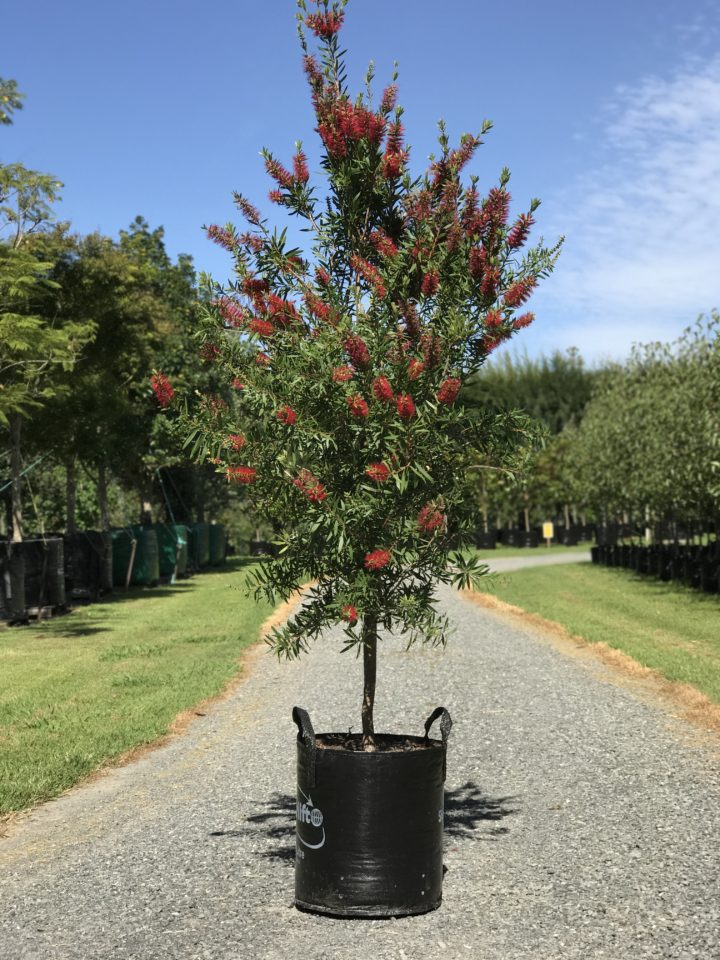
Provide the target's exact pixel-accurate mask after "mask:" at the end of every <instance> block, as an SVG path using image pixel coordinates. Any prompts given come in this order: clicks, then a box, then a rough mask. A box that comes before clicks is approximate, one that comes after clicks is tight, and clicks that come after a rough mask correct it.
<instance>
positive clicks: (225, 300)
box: [215, 297, 248, 327]
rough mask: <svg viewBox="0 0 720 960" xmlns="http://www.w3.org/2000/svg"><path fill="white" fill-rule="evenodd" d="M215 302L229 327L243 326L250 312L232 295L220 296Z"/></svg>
mask: <svg viewBox="0 0 720 960" xmlns="http://www.w3.org/2000/svg"><path fill="white" fill-rule="evenodd" d="M215 303H216V306H217V308H218V310H219V311H220V316H221V317H222V318H223V320H224V321H225V323H227V325H228V326H229V327H241V326H242V325H243V324H244V323H245V321H246V319H247V315H248V312H247V310H246V309H245V307H241V306H240V304H239V303H237V302H236V301H235V300H232V299H231V298H230V297H220V299H219V300H216V301H215Z"/></svg>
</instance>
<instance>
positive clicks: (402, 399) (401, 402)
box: [395, 393, 415, 420]
mask: <svg viewBox="0 0 720 960" xmlns="http://www.w3.org/2000/svg"><path fill="white" fill-rule="evenodd" d="M395 404H396V406H397V412H398V416H399V417H400V419H401V420H412V418H413V417H414V416H415V404H414V403H413V398H412V397H411V396H410V394H409V393H399V394H398V397H397V400H396V401H395Z"/></svg>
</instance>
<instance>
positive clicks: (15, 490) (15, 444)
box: [10, 413, 23, 543]
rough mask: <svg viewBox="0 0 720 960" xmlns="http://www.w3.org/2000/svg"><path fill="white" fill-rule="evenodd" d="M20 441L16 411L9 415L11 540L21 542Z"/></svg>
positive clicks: (20, 429)
mask: <svg viewBox="0 0 720 960" xmlns="http://www.w3.org/2000/svg"><path fill="white" fill-rule="evenodd" d="M21 443H22V417H21V416H20V414H18V413H13V414H11V415H10V480H11V491H12V492H11V513H12V540H13V543H21V542H22V538H23V529H22V460H21V457H20V445H21Z"/></svg>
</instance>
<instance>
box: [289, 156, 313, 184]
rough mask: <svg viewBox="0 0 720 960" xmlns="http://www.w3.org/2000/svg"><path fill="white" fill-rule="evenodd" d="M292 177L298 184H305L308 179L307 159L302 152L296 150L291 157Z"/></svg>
mask: <svg viewBox="0 0 720 960" xmlns="http://www.w3.org/2000/svg"><path fill="white" fill-rule="evenodd" d="M293 176H294V177H295V180H297V182H298V183H307V182H308V180H309V179H310V171H309V170H308V162H307V157H306V156H305V154H304V153H303V152H302V150H298V152H297V153H296V154H295V156H294V157H293Z"/></svg>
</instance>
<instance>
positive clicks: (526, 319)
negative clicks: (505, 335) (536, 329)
mask: <svg viewBox="0 0 720 960" xmlns="http://www.w3.org/2000/svg"><path fill="white" fill-rule="evenodd" d="M534 319H535V314H534V313H531V312H529V311H528V313H523V314H522V315H521V316H519V317H515V319H514V320H513V330H522V328H523V327H529V326H530V324H531V323H532V322H533V320H534Z"/></svg>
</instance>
